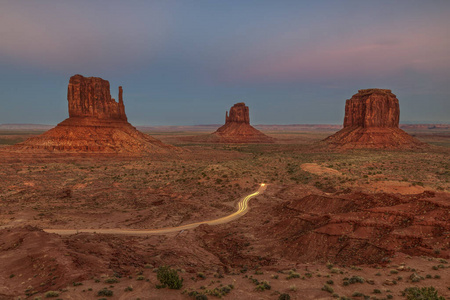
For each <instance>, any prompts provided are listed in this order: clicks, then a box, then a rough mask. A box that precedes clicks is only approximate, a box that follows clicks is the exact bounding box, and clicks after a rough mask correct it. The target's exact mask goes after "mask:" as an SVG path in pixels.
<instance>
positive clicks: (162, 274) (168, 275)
mask: <svg viewBox="0 0 450 300" xmlns="http://www.w3.org/2000/svg"><path fill="white" fill-rule="evenodd" d="M156 277H157V278H158V280H159V281H160V282H161V284H162V285H165V286H168V287H169V289H173V290H179V289H180V288H181V287H182V286H183V278H180V277H179V276H178V273H177V271H176V270H173V269H171V268H169V267H167V266H162V267H159V268H158V272H157V275H156Z"/></svg>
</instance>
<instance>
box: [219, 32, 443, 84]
mask: <svg viewBox="0 0 450 300" xmlns="http://www.w3.org/2000/svg"><path fill="white" fill-rule="evenodd" d="M442 37H446V33H445V29H443V28H440V27H437V28H422V29H420V30H415V31H414V30H412V31H411V32H410V33H409V34H405V33H403V32H398V31H397V32H395V31H394V32H391V33H384V32H381V33H378V34H375V35H372V36H368V37H366V36H364V35H363V34H362V36H352V37H348V38H346V37H344V38H341V39H336V38H330V39H329V40H323V41H319V42H316V43H314V44H309V45H308V44H303V45H302V44H300V43H299V44H297V45H294V46H292V45H291V47H290V49H287V50H286V51H274V52H273V53H271V54H269V55H265V56H264V57H253V58H252V57H250V58H249V57H247V61H240V62H239V63H237V64H236V65H238V66H239V68H237V67H234V68H232V69H228V70H227V72H225V73H224V74H223V78H224V79H225V80H231V81H234V80H238V81H242V80H244V81H273V80H275V81H284V80H297V79H298V80H302V79H308V80H314V79H318V80H320V79H332V78H336V79H338V78H342V77H355V76H372V75H377V76H388V75H392V74H395V73H397V72H399V71H401V70H403V69H414V70H417V71H420V72H434V71H436V70H443V69H448V68H449V67H450V53H449V52H448V49H450V41H449V39H448V38H447V39H445V38H442ZM266 46H267V45H266ZM267 47H269V49H270V47H271V46H270V45H268V46H267ZM266 52H267V49H266ZM236 65H235V66H236ZM237 70H239V71H238V74H236V73H235V72H236V71H237Z"/></svg>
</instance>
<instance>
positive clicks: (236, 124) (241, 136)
mask: <svg viewBox="0 0 450 300" xmlns="http://www.w3.org/2000/svg"><path fill="white" fill-rule="evenodd" d="M212 135H213V136H215V137H218V138H219V142H220V143H273V142H274V139H273V138H271V137H268V136H267V135H265V134H264V133H262V132H261V131H259V130H257V129H255V128H254V127H253V126H251V125H250V114H249V109H248V106H246V105H245V103H243V102H241V103H236V104H235V105H233V107H231V109H230V113H229V114H228V112H226V114H225V125H223V126H221V127H220V128H219V129H217V130H216V132H214V133H212Z"/></svg>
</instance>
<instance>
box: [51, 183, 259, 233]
mask: <svg viewBox="0 0 450 300" xmlns="http://www.w3.org/2000/svg"><path fill="white" fill-rule="evenodd" d="M266 188H267V186H266V184H264V183H262V184H261V185H260V187H259V189H258V190H257V191H256V192H254V193H252V194H250V195H247V196H245V197H244V198H242V199H241V200H240V201H239V202H238V210H237V211H236V212H234V213H232V214H231V215H228V216H226V217H222V218H219V219H215V220H209V221H202V222H196V223H192V224H187V225H182V226H177V227H165V228H159V229H149V230H147V229H144V230H140V229H121V228H110V229H101V228H99V229H43V230H44V231H45V232H48V233H56V234H59V235H71V234H77V233H81V232H86V233H101V234H121V235H153V234H166V233H172V232H180V231H183V230H187V229H192V228H195V227H197V226H200V225H201V224H208V225H219V224H224V223H228V222H231V221H233V220H236V219H238V218H240V217H242V216H243V215H245V214H246V213H247V211H248V202H249V201H250V199H251V198H253V197H256V196H258V195H260V194H262V193H263V192H264V191H265V190H266Z"/></svg>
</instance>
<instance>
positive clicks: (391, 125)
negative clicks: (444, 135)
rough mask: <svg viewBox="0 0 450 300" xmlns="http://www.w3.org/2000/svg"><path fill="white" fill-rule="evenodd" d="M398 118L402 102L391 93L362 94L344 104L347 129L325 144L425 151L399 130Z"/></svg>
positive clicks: (415, 140) (378, 90)
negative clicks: (420, 149) (419, 149)
mask: <svg viewBox="0 0 450 300" xmlns="http://www.w3.org/2000/svg"><path fill="white" fill-rule="evenodd" d="M399 118H400V106H399V102H398V99H397V97H396V96H395V95H394V94H393V93H392V92H391V90H385V89H367V90H359V91H358V93H357V94H355V95H353V96H352V98H351V99H349V100H347V101H346V103H345V117H344V128H343V129H342V130H340V131H338V132H336V133H335V134H333V135H331V136H329V137H327V138H326V139H325V140H324V142H326V143H327V144H328V145H329V146H331V147H336V148H341V149H353V148H373V149H402V148H422V147H424V146H425V144H424V143H422V142H420V141H418V140H417V139H415V138H413V137H412V136H410V135H409V134H407V133H406V132H404V131H403V130H401V129H400V128H399V127H398V123H399Z"/></svg>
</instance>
